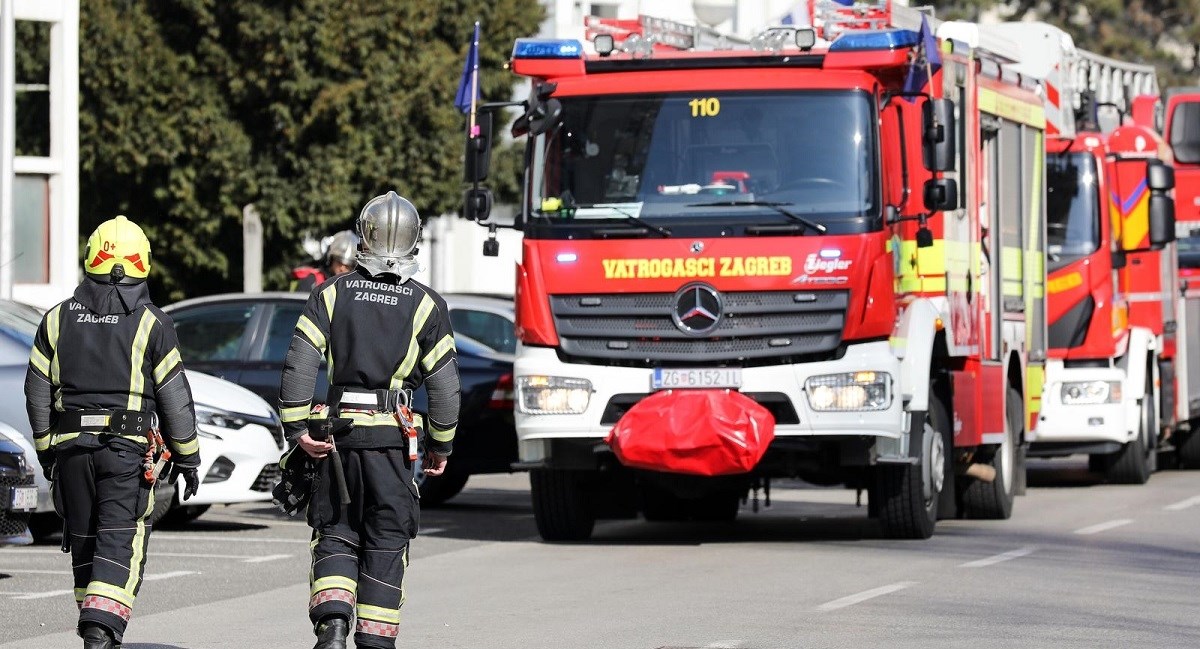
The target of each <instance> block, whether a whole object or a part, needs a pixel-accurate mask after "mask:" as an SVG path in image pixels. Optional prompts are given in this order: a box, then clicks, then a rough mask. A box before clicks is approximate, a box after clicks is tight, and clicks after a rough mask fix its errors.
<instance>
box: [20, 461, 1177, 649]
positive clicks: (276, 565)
mask: <svg viewBox="0 0 1200 649" xmlns="http://www.w3.org/2000/svg"><path fill="white" fill-rule="evenodd" d="M1030 482H1031V488H1030V490H1029V495H1027V496H1025V497H1023V498H1022V499H1020V500H1019V501H1018V502H1017V506H1016V510H1015V513H1014V516H1013V518H1012V520H1009V521H943V522H941V523H939V526H938V532H937V534H936V535H935V536H934V538H933V539H931V540H929V541H904V542H897V541H888V540H884V539H881V538H880V537H879V533H878V530H877V529H876V528H875V526H874V525H873V524H872V523H871V522H870V521H868V520H867V519H866V513H865V507H864V508H862V509H856V508H855V506H854V493H853V492H851V491H845V490H841V489H800V488H776V489H775V490H774V491H773V494H772V495H773V503H772V507H771V508H770V509H769V510H765V511H761V512H759V513H757V514H756V513H752V512H750V511H749V510H748V509H747V508H744V509H743V511H742V513H741V516H740V517H739V520H738V521H737V522H736V523H734V524H732V525H720V524H713V525H709V524H668V523H655V524H649V523H644V522H640V521H639V522H633V521H627V522H612V523H603V524H601V525H600V526H598V528H597V533H596V535H595V538H594V539H593V540H592V541H591V542H589V543H585V544H572V545H551V544H543V543H540V542H538V540H537V538H536V531H535V528H534V523H533V518H532V513H531V510H530V505H529V493H528V480H527V479H526V477H525V476H523V475H515V476H486V477H476V478H473V479H472V481H471V483H470V484H469V485H468V487H467V490H466V491H464V493H463V494H462V495H461V496H460V497H458V498H456V499H455V500H454V501H451V505H450V506H447V507H446V508H443V509H437V510H426V511H425V512H424V513H423V515H422V527H423V534H422V536H421V537H420V538H419V539H418V540H417V541H416V542H414V545H413V550H412V557H413V563H412V566H411V567H410V569H409V576H408V578H407V579H406V582H405V587H406V590H407V592H408V603H407V604H406V605H405V608H404V621H403V631H402V637H401V642H400V646H402V647H405V646H409V647H415V646H421V647H431V648H442V647H464V648H468V647H469V648H479V647H487V648H492V647H495V648H504V647H514V648H517V647H519V648H522V649H533V648H538V647H547V648H551V647H552V648H556V649H558V648H562V647H604V648H608V647H614V648H629V649H653V648H658V647H672V648H676V647H687V648H692V647H696V648H699V647H706V648H717V647H729V648H733V647H738V648H761V649H792V648H797V647H829V648H833V647H838V648H841V647H877V646H888V647H901V648H907V647H912V648H917V647H921V648H926V647H955V648H958V647H968V648H970V649H977V648H988V647H1055V648H1058V647H1088V648H1093V647H1121V648H1125V647H1200V615H1197V611H1200V605H1198V600H1200V472H1194V473H1187V472H1163V473H1158V474H1156V475H1155V476H1154V477H1153V478H1152V479H1151V481H1150V484H1148V485H1146V486H1141V487H1127V486H1109V485H1102V484H1096V481H1095V479H1094V478H1093V477H1092V476H1091V475H1090V474H1088V473H1087V471H1086V462H1083V461H1070V460H1067V461H1055V462H1036V463H1033V466H1032V467H1031V469H1030ZM307 539H308V528H307V527H305V526H304V525H303V524H302V523H297V522H295V521H289V520H286V519H281V518H280V517H279V516H277V515H275V514H274V512H273V511H272V510H271V509H270V508H268V507H264V506H261V505H243V506H237V507H230V508H224V509H221V510H213V511H210V512H209V513H208V514H206V515H205V516H204V517H203V518H201V519H200V520H199V521H197V522H196V523H194V524H192V525H190V526H188V527H186V528H178V529H163V530H156V531H155V533H154V534H153V536H152V537H151V539H150V558H149V560H148V562H147V567H146V574H147V581H146V583H145V585H144V586H143V588H142V594H141V596H140V597H139V599H138V603H137V608H136V610H135V613H134V621H133V623H132V624H131V626H130V629H129V632H128V634H127V635H126V644H125V648H126V649H171V648H186V649H202V648H210V647H212V648H217V647H221V648H225V647H229V648H235V647H237V648H241V647H256V648H263V649H273V648H276V647H280V648H282V647H309V646H311V645H312V643H313V637H312V635H311V631H310V630H309V627H308V625H307V619H306V616H305V610H304V609H305V605H306V601H307V596H308V586H307V583H306V577H307V570H308V568H307V552H308V548H307V546H306V544H307ZM68 563H69V561H68V559H67V558H66V557H65V556H62V555H60V554H59V552H58V548H57V545H56V544H52V545H41V546H34V547H29V548H4V549H0V629H2V630H3V631H2V632H0V638H3V639H4V640H7V641H11V642H9V643H8V644H3V645H0V647H14V648H15V647H22V648H26V647H29V648H34V647H36V648H39V649H42V648H45V649H55V648H57V647H78V646H80V645H81V643H80V641H79V640H78V639H77V638H75V637H74V636H73V635H72V634H71V633H70V629H72V628H73V624H74V616H75V606H74V603H73V601H72V598H71V595H70V590H69V589H70V576H69V574H68V569H69V568H68Z"/></svg>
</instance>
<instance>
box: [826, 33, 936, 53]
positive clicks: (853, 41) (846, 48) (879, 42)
mask: <svg viewBox="0 0 1200 649" xmlns="http://www.w3.org/2000/svg"><path fill="white" fill-rule="evenodd" d="M918 40H920V38H919V37H918V36H917V33H916V32H910V31H908V30H907V29H872V30H851V31H848V32H846V33H844V34H842V35H841V36H838V37H837V38H835V39H834V40H833V43H831V44H830V45H829V51H830V52H865V51H869V50H897V49H900V48H902V47H913V46H914V45H916V44H917V41H918Z"/></svg>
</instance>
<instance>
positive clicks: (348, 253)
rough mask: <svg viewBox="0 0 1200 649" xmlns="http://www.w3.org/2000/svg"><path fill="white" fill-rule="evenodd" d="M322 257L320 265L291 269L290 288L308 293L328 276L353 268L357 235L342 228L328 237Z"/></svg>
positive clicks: (346, 271)
mask: <svg viewBox="0 0 1200 649" xmlns="http://www.w3.org/2000/svg"><path fill="white" fill-rule="evenodd" d="M327 241H328V242H329V243H328V245H327V246H326V247H325V255H324V256H323V257H322V260H321V266H320V267H316V266H301V267H299V268H294V269H292V290H293V291H300V292H302V293H309V292H311V291H312V290H313V289H314V288H316V287H317V285H319V284H320V283H322V282H324V281H325V280H326V279H329V278H330V277H334V276H337V275H341V274H342V273H348V272H350V271H352V270H354V265H355V263H356V262H355V260H354V257H355V254H356V252H357V249H358V237H357V236H355V234H354V233H353V232H351V231H349V230H342V231H341V232H338V233H337V234H335V235H333V236H332V237H330V238H329V239H327Z"/></svg>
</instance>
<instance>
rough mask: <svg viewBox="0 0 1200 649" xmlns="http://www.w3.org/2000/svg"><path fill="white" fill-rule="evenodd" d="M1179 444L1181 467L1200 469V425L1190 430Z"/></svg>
mask: <svg viewBox="0 0 1200 649" xmlns="http://www.w3.org/2000/svg"><path fill="white" fill-rule="evenodd" d="M1186 434H1187V437H1185V438H1184V440H1183V443H1181V444H1180V445H1179V451H1178V453H1179V468H1181V469H1200V426H1194V427H1193V428H1192V430H1190V431H1188V432H1187V433H1186Z"/></svg>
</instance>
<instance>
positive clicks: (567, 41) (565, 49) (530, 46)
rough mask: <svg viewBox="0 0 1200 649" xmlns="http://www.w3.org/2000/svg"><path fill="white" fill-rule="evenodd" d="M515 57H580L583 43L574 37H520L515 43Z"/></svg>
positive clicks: (513, 54)
mask: <svg viewBox="0 0 1200 649" xmlns="http://www.w3.org/2000/svg"><path fill="white" fill-rule="evenodd" d="M512 57H513V58H514V59H578V58H581V57H583V44H582V43H580V42H579V41H577V40H575V39H573V38H518V39H517V42H516V44H515V45H513V52H512Z"/></svg>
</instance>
